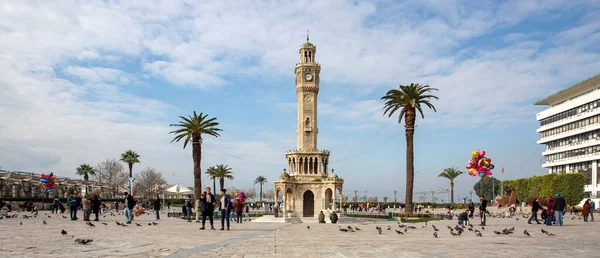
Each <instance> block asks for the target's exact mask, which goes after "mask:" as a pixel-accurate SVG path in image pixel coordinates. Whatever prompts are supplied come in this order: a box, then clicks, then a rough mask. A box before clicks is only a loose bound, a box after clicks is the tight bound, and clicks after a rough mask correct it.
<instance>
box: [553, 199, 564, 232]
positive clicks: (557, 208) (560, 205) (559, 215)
mask: <svg viewBox="0 0 600 258" xmlns="http://www.w3.org/2000/svg"><path fill="white" fill-rule="evenodd" d="M552 207H553V210H554V216H556V225H557V226H562V225H563V216H564V215H565V212H566V207H567V204H566V201H565V198H563V197H562V196H560V194H556V199H555V200H554V204H553V205H552Z"/></svg>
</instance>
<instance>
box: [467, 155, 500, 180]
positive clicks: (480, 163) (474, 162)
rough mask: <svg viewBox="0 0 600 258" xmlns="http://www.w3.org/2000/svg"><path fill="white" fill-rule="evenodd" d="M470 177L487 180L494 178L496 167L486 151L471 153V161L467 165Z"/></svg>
mask: <svg viewBox="0 0 600 258" xmlns="http://www.w3.org/2000/svg"><path fill="white" fill-rule="evenodd" d="M467 169H468V170H469V175H470V176H479V177H481V178H486V177H490V176H492V170H493V169H494V165H493V164H492V159H490V158H488V157H486V156H485V151H482V150H476V151H473V152H471V160H470V161H469V164H468V165H467Z"/></svg>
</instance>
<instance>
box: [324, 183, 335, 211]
mask: <svg viewBox="0 0 600 258" xmlns="http://www.w3.org/2000/svg"><path fill="white" fill-rule="evenodd" d="M333 200H334V199H333V191H332V190H331V188H327V189H325V209H333V202H334V201H333Z"/></svg>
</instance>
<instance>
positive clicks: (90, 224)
mask: <svg viewBox="0 0 600 258" xmlns="http://www.w3.org/2000/svg"><path fill="white" fill-rule="evenodd" d="M85 224H87V225H88V226H90V227H96V225H94V224H92V222H89V221H88V222H86V223H85Z"/></svg>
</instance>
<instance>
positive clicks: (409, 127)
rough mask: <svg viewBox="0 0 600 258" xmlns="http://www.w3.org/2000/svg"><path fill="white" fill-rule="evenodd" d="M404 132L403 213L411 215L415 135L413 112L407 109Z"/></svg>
mask: <svg viewBox="0 0 600 258" xmlns="http://www.w3.org/2000/svg"><path fill="white" fill-rule="evenodd" d="M404 121H405V125H404V127H405V132H406V204H405V207H406V208H404V211H405V212H407V213H408V214H412V213H413V184H414V180H415V164H414V162H415V157H414V146H413V145H414V135H415V110H414V108H413V109H412V110H410V109H407V110H406V113H405V119H404Z"/></svg>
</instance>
